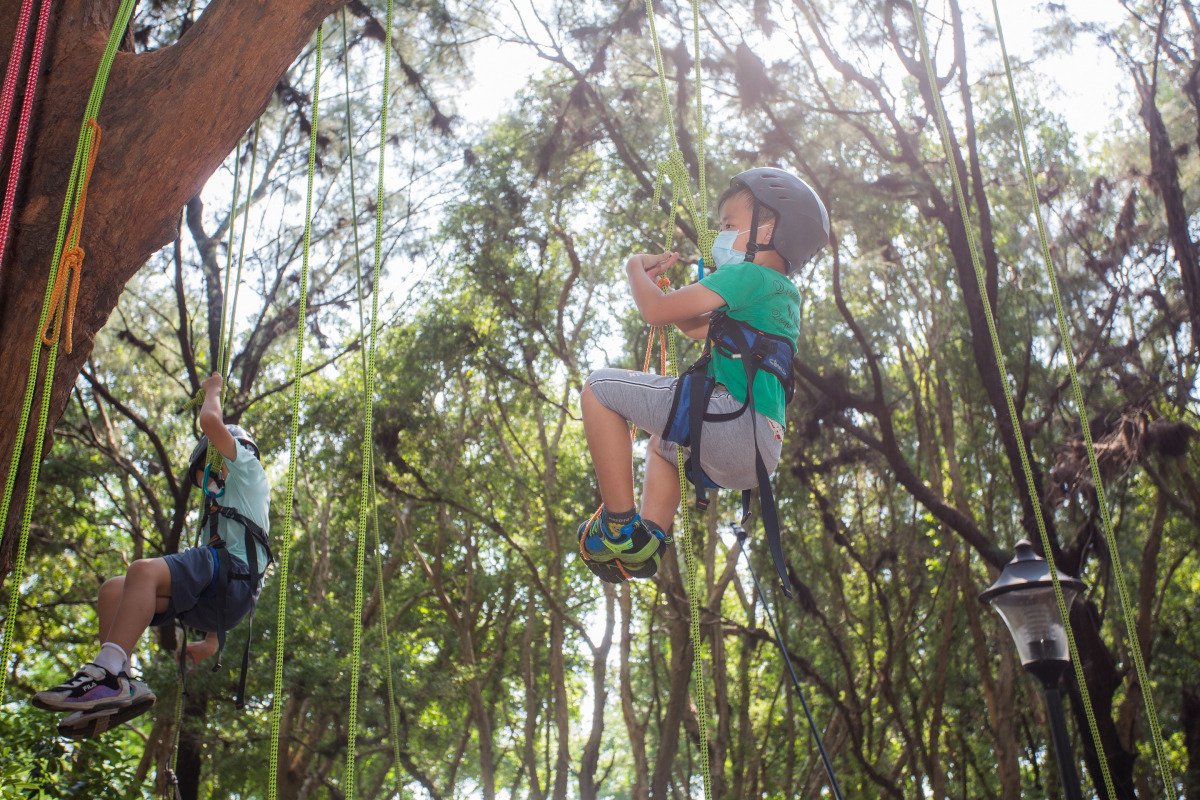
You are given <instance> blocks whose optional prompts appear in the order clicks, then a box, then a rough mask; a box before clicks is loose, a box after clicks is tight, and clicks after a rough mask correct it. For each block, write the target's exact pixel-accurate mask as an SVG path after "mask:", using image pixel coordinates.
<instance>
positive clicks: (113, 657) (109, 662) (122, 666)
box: [92, 642, 129, 675]
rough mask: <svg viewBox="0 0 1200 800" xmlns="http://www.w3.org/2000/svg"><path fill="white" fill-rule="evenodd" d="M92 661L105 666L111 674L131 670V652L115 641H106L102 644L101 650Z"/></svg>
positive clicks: (99, 665)
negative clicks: (127, 651)
mask: <svg viewBox="0 0 1200 800" xmlns="http://www.w3.org/2000/svg"><path fill="white" fill-rule="evenodd" d="M92 663H93V664H95V665H96V666H98V667H103V668H104V669H105V670H106V671H107V672H108V673H109V674H110V675H116V674H118V673H121V672H125V673H128V672H129V654H128V653H126V652H125V650H124V649H123V648H122V647H121V645H119V644H117V643H115V642H105V643H104V644H102V645H100V652H99V654H97V656H96V657H95V658H93V659H92Z"/></svg>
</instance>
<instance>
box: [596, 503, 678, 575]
mask: <svg viewBox="0 0 1200 800" xmlns="http://www.w3.org/2000/svg"><path fill="white" fill-rule="evenodd" d="M659 535H660V536H661V533H660V534H659ZM579 540H580V550H581V551H582V552H583V557H584V558H586V559H588V560H590V561H598V562H601V563H604V562H608V561H613V560H615V559H618V558H619V559H621V561H622V562H624V563H625V564H626V565H627V566H628V565H631V564H641V563H642V562H643V561H646V560H647V559H649V558H651V557H653V556H654V554H655V552H657V551H658V545H659V542H660V541H661V539H660V538H658V537H656V536H655V535H654V534H653V533H651V531H650V529H649V528H648V527H647V526H646V523H644V522H642V518H641V517H639V516H637V515H634V517H633V521H631V522H628V523H626V524H625V525H622V526H621V527H620V528H619V529H617V531H616V532H614V531H613V529H612V526H610V525H609V524H608V523H607V522H606V521H605V519H604V512H601V513H600V516H599V517H597V518H595V519H592V520H589V521H585V522H584V523H583V524H582V525H580V526H579Z"/></svg>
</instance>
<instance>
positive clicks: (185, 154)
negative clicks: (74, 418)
mask: <svg viewBox="0 0 1200 800" xmlns="http://www.w3.org/2000/svg"><path fill="white" fill-rule="evenodd" d="M346 2H347V0H237V1H236V2H234V0H213V2H212V3H210V5H209V6H208V7H207V8H206V9H205V11H204V13H203V14H202V15H201V16H200V18H199V19H198V20H197V21H196V24H195V25H193V26H192V27H191V28H190V29H189V30H188V31H187V33H186V34H184V35H183V37H182V38H181V39H180V41H179V42H178V43H177V44H174V45H172V46H170V47H166V48H163V49H161V50H157V51H154V52H148V53H136V54H135V53H127V52H121V53H118V54H117V57H116V60H115V61H114V63H113V68H112V72H111V74H110V77H109V80H108V88H107V91H106V93H105V99H104V102H103V105H102V106H101V109H100V113H99V116H98V121H99V123H100V126H101V128H102V130H103V139H102V142H101V148H100V153H99V156H98V158H97V160H96V167H95V171H94V173H93V174H92V180H91V184H90V188H89V190H88V204H87V216H86V219H85V220H84V229H83V234H82V238H81V242H80V244H81V246H82V247H83V249H84V250H85V251H86V253H87V257H86V259H85V261H84V265H83V276H82V279H81V281H80V287H79V300H78V307H77V310H76V314H75V330H74V349H73V351H72V352H71V353H66V352H64V351H61V350H60V353H59V357H58V363H57V366H56V368H55V375H54V379H53V389H52V391H51V398H50V425H49V427H51V428H53V423H54V422H55V421H56V420H57V419H58V418H59V416H60V415H61V414H62V411H63V409H64V407H65V405H66V403H67V400H68V398H69V397H70V393H71V388H72V386H73V385H74V383H75V378H76V376H77V375H78V374H79V371H80V368H81V367H82V365H83V364H84V362H85V361H86V359H87V357H88V355H89V354H90V353H91V351H92V347H93V345H94V343H95V334H96V332H97V331H98V330H99V329H100V328H101V327H103V325H104V323H105V321H106V320H107V319H108V316H109V314H110V313H111V312H112V310H113V308H114V307H115V306H116V304H117V300H118V298H119V297H120V295H121V291H122V289H123V288H124V286H125V284H126V282H127V281H128V280H129V279H130V278H131V277H132V276H133V275H134V274H135V273H136V272H137V271H138V269H140V268H141V266H142V265H143V264H144V263H145V261H146V259H147V258H148V257H149V256H150V255H151V254H152V253H154V252H155V251H156V250H158V249H159V248H161V247H163V246H164V245H166V244H168V243H170V242H171V241H172V239H173V238H174V237H175V232H176V222H177V220H178V216H179V211H180V209H181V208H183V206H184V204H186V203H187V201H188V200H189V199H190V198H191V197H193V196H194V195H195V194H196V192H197V191H198V190H199V189H200V187H201V186H202V185H203V184H204V182H205V180H206V179H207V178H208V176H209V175H211V174H212V173H213V171H214V170H216V168H217V167H218V166H219V165H220V164H221V161H222V160H223V159H224V158H225V156H226V155H227V154H228V153H229V151H230V150H231V149H232V148H233V147H234V145H235V143H236V142H237V140H238V138H239V137H240V136H241V135H242V134H243V133H244V132H245V130H246V129H247V128H248V127H249V126H250V124H251V123H252V122H253V121H254V120H255V119H256V118H257V117H258V116H259V115H260V114H261V113H262V112H263V110H264V109H265V108H266V106H267V104H268V102H269V101H270V98H271V93H272V91H273V90H274V88H275V86H276V84H277V83H278V81H279V77H280V76H281V75H283V73H284V72H285V70H287V68H288V66H289V65H290V64H291V63H292V62H293V61H294V60H295V59H296V56H297V55H298V54H299V53H300V51H301V50H302V48H303V47H304V46H305V45H306V44H307V43H308V41H309V39H310V38H311V36H312V33H313V31H315V30H316V28H317V26H318V25H319V24H320V23H321V21H322V20H323V19H324V18H325V17H327V16H328V15H329V14H330V13H331V12H333V11H334V10H335V9H337V8H339V7H341V6H342V5H345V4H346ZM19 5H20V4H19V3H18V2H17V0H3V3H2V5H0V42H3V43H4V44H3V45H0V46H3V47H5V54H4V60H5V64H7V59H8V48H9V47H10V46H11V45H10V44H9V43H10V42H11V41H12V38H13V34H14V27H15V20H16V19H17V9H18V7H19ZM118 5H119V3H118V0H63V2H61V4H56V5H55V7H54V8H53V10H52V11H51V19H50V27H49V32H48V41H47V44H46V55H45V59H44V61H43V66H42V77H41V79H40V81H39V86H38V98H37V100H36V101H35V103H34V105H33V119H32V124H31V128H30V132H29V142H28V145H27V147H26V154H27V155H26V159H25V163H24V165H23V174H22V176H21V179H20V183H19V184H18V188H17V192H16V202H17V205H16V210H15V214H14V224H13V232H12V238H11V241H10V245H9V249H8V252H7V253H5V254H4V260H3V263H2V264H0V409H2V412H0V463H2V464H3V465H4V466H3V467H2V469H4V470H5V471H6V472H7V470H8V464H9V463H10V459H11V456H12V451H13V447H14V444H15V441H16V433H17V428H18V423H19V416H20V414H19V410H20V408H21V405H22V399H23V397H24V393H25V379H26V375H27V373H28V370H29V364H30V361H31V354H32V347H33V342H34V336H35V334H36V328H37V323H38V318H39V315H40V312H41V307H42V297H43V294H44V292H45V288H46V280H47V276H48V274H49V269H50V259H51V251H52V249H53V246H54V239H55V234H56V232H57V226H58V219H59V214H60V212H61V210H62V204H63V199H64V195H65V191H66V186H67V179H68V176H69V174H70V170H71V162H72V159H73V156H74V152H75V143H76V137H77V135H78V131H79V126H80V123H81V121H82V119H83V109H84V106H85V104H86V102H87V97H88V93H89V91H90V89H91V85H92V81H93V78H94V76H95V73H96V68H97V65H98V64H99V61H100V55H101V53H102V51H103V49H104V45H105V42H106V40H107V38H108V33H109V29H110V28H111V25H112V22H113V19H114V17H115V15H116V9H117V6H118ZM17 105H18V106H19V103H18V104H17ZM5 155H6V156H7V155H8V154H7V153H5ZM5 178H6V175H5V174H0V179H5ZM40 369H41V370H43V371H44V369H45V358H42V359H41V365H40ZM42 378H43V376H39V384H38V385H39V386H40V385H41V380H42ZM35 407H36V406H35ZM35 422H36V420H35ZM35 439H36V431H35V430H33V429H32V426H31V429H30V430H29V432H28V433H27V434H26V440H25V445H24V448H23V450H22V453H21V461H20V467H19V469H18V472H17V479H16V490H15V494H14V499H13V505H12V508H13V512H12V513H10V514H9V519H8V524H7V530H5V531H4V532H3V541H2V543H0V575H6V574H8V572H9V571H10V569H11V568H12V554H13V550H14V545H15V539H16V537H15V536H14V535H13V531H14V529H15V527H16V525H15V520H17V519H19V517H20V513H19V509H20V508H22V506H23V503H24V498H25V487H26V483H27V481H28V475H29V470H30V467H31V461H32V453H33V451H34V440H35ZM50 444H51V437H50V435H49V433H47V438H46V442H45V446H46V448H47V449H48V448H49V446H50Z"/></svg>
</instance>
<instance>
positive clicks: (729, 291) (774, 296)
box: [700, 261, 800, 425]
mask: <svg viewBox="0 0 1200 800" xmlns="http://www.w3.org/2000/svg"><path fill="white" fill-rule="evenodd" d="M700 285H701V286H704V287H706V288H708V289H711V290H712V291H714V292H716V293H717V294H719V295H721V299H722V300H724V301H725V306H724V307H723V310H724V311H726V312H727V313H728V314H729V316H730V317H731V318H732V319H736V320H739V321H741V322H745V323H747V324H749V325H753V326H754V327H755V328H758V329H759V330H760V331H765V332H767V333H772V334H775V335H776V336H782V337H784V338H785V339H787V340H788V341H790V342H792V343H793V344H794V343H795V341H796V339H797V338H798V337H799V336H800V292H798V291H797V290H796V287H795V286H793V285H792V282H791V281H790V280H788V278H787V276H786V275H783V274H781V273H778V272H776V271H775V270H773V269H771V268H770V267H764V266H761V265H759V264H755V263H753V262H751V261H743V262H742V263H740V264H729V265H727V266H724V267H721V268H720V269H718V270H716V271H715V272H712V273H710V274H709V275H706V276H705V277H704V279H703V280H702V281H700ZM708 370H709V374H710V375H712V376H713V377H715V378H716V379H717V382H718V383H722V384H724V385H725V388H726V389H728V390H729V393H730V394H732V395H733V396H734V397H736V398H737V399H738V400H742V401H744V400H745V399H746V369H745V367H743V366H742V362H741V361H740V360H736V359H732V358H729V357H728V356H724V355H721V354H720V353H716V352H714V353H713V360H712V363H711V364H710V365H709V367H708ZM754 407H755V410H757V411H758V413H760V414H762V415H764V416H766V417H770V418H771V419H773V420H775V421H776V422H778V423H779V424H781V425H782V424H784V414H783V409H784V395H783V385H782V384H780V382H779V379H778V378H776V377H775V376H774V375H772V374H770V373H769V372H765V371H763V370H759V372H758V374H757V375H755V376H754Z"/></svg>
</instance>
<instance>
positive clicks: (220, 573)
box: [199, 464, 275, 711]
mask: <svg viewBox="0 0 1200 800" xmlns="http://www.w3.org/2000/svg"><path fill="white" fill-rule="evenodd" d="M211 470H212V465H211V464H210V465H208V466H206V467H205V468H204V484H205V489H204V513H203V514H202V515H201V517H200V529H199V530H200V533H201V534H203V533H205V532H207V533H208V543H207V545H206V546H207V547H208V548H209V549H211V550H212V552H213V562H214V570H213V572H214V574H213V581H212V583H210V584H209V587H208V589H207V590H206V591H205V594H204V596H206V597H211V596H215V597H217V598H223V597H225V595H226V594H227V592H228V589H229V582H230V581H231V580H240V581H249V582H251V583H253V584H254V585H255V588H256V589H257V587H258V586H259V585H260V584H261V582H262V577H263V573H265V572H266V570H267V567H269V566H270V565H271V563H272V562H273V561H274V560H275V557H274V555H273V554H272V553H271V543H270V541H269V540H268V539H267V534H266V533H265V532H264V531H263V529H262V528H261V527H259V525H258V523H256V522H255V521H254V520H252V519H250V518H249V517H247V516H245V515H244V514H242V513H241V512H240V511H238V510H237V509H236V508H233V507H231V506H223V505H221V504H220V503H219V502H218V501H219V500H220V498H221V496H222V495H223V494H224V493H225V489H224V488H223V487H222V489H221V491H219V492H212V491H210V490H209V489H208V488H207V486H208V480H209V472H210V471H211ZM222 517H223V518H225V519H227V520H231V521H233V522H236V523H237V524H239V525H241V526H242V530H243V534H242V536H243V542H244V545H245V548H246V564H247V566H248V567H249V571H248V572H247V573H246V574H239V573H235V572H233V570H232V560H231V559H232V558H233V557H232V556H231V555H230V554H229V547H228V542H226V541H225V538H224V537H223V536H221V533H220V530H219V523H220V520H221V518H222ZM206 529H207V530H206ZM256 544H258V545H261V546H262V548H263V549H264V550H266V552H267V563H266V564H263V565H262V567H261V568H260V567H259V563H258V547H256V546H255V545H256ZM252 594H253V596H254V600H253V601H252V602H251V604H250V615H249V618H248V621H247V625H246V648H245V650H244V651H243V653H242V671H241V675H240V677H239V678H238V688H237V695H236V696H235V699H234V705H235V707H236V708H237V709H238V710H239V711H240V710H242V709H243V708H245V706H246V672H247V671H248V670H249V668H250V642H251V639H252V634H251V632H252V631H253V629H254V608H255V606H256V605H258V593H257V591H254V592H252ZM227 632H228V628H227V626H226V624H225V603H224V601H223V600H221V599H218V601H217V631H216V634H217V663H216V664H214V665H213V670H212V671H213V672H216V671H218V670H219V669H221V657H222V655H224V653H225V634H226V633H227Z"/></svg>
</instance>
